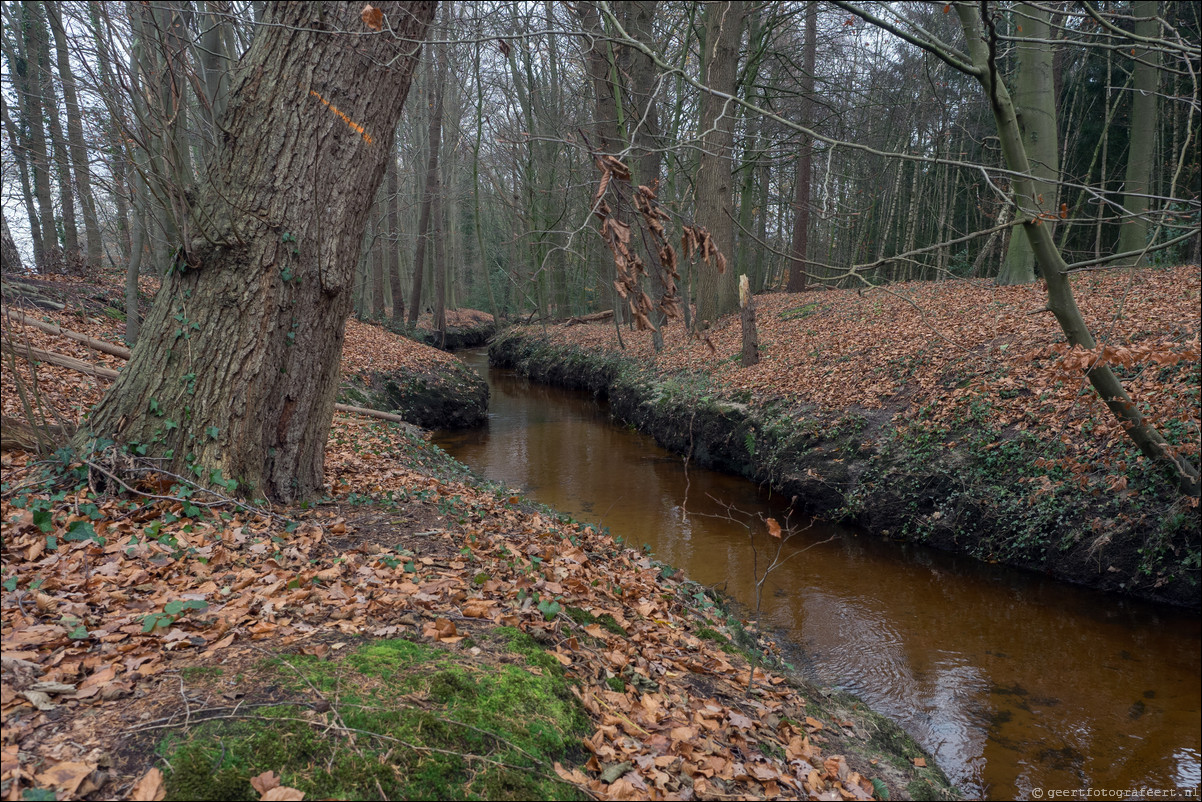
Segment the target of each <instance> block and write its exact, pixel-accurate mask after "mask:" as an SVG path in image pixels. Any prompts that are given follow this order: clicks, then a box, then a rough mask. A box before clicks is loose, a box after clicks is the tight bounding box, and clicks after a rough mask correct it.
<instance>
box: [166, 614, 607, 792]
mask: <svg viewBox="0 0 1202 802" xmlns="http://www.w3.org/2000/svg"><path fill="white" fill-rule="evenodd" d="M490 639H491V640H494V641H496V643H495V644H494V645H495V646H496V647H497V648H496V649H495V651H492V653H493V654H495V655H496V656H497V661H496V662H495V663H483V662H481V661H480V660H479V659H478V658H472V657H469V656H467V655H464V654H461V653H460V652H458V651H455V650H452V649H447V648H442V647H439V646H432V645H427V644H422V643H415V642H412V641H407V640H384V641H376V642H373V643H370V644H368V645H366V646H363V647H361V648H359V649H358V650H356V651H355V652H354V653H352V654H350V655H347V656H346V657H344V658H341V659H339V660H337V661H330V662H325V661H321V660H318V659H316V658H310V657H288V658H287V664H285V662H284V660H282V659H281V660H278V661H275V662H274V664H273V666H272V668H271V669H270V670H271V671H272V672H273V673H274V674H275V677H274V679H275V680H276V681H277V682H279V683H280V685H282V686H284V687H287V688H289V689H290V690H291V691H293V692H295V693H296V694H298V695H303V694H312V691H313V690H314V689H315V690H316V691H317V692H318V693H320V694H321V696H322V697H323V699H322V700H319V703H318V704H316V705H312V706H310V705H296V704H282V705H279V706H274V707H266V708H260V709H258V710H257V711H255V712H254V713H253V714H250V715H247V716H245V717H241V718H236V719H230V720H222V721H210V722H206V723H204V724H202V725H200V726H198V727H196V728H194V729H193V730H192V731H191V732H188V733H185V734H177V735H173V736H171V737H170V738H168V739H167V740H165V741H164V742H163V743H162V744H161V745H160V747H159V754H160V755H162V756H163V757H164V758H165V760H166V762H167V763H168V764H169V766H170V769H169V771H168V774H167V796H168V798H170V799H215V800H216V799H222V800H224V799H230V800H234V799H258V798H259V794H258V793H257V792H256V791H255V790H254V788H253V787H252V786H251V784H250V779H251V778H252V777H255V776H257V775H258V774H260V773H262V772H265V771H274V772H276V773H277V774H279V775H280V777H281V780H282V784H283V785H285V786H290V787H293V788H297V789H299V790H301V791H304V792H305V794H306V797H307V798H310V799H380V798H389V799H578V798H584V796H583V795H582V794H581V792H580V791H578V790H577V789H576V788H575V787H574V786H572V785H569V784H566V783H564V782H562V781H560V780H559V779H558V777H557V776H556V775H555V773H554V771H553V769H552V763H553V762H555V761H560V762H562V763H564V764H566V765H572V764H574V763H578V762H579V759H580V758H581V757H582V753H581V750H580V748H579V746H578V744H579V739H580V736H581V735H583V734H585V732H586V730H587V725H588V719H587V717H586V714H585V712H584V710H583V709H582V708H581V706H580V704H579V702H578V701H577V700H576V698H575V697H574V696H573V695H572V693H571V692H570V689H569V687H568V683H567V681H566V680H565V679H564V676H563V671H562V669H561V668H560V667H559V665H558V663H557V662H556V661H555V660H554V658H552V657H551V656H550V655H548V654H546V653H545V652H544V651H543V650H542V649H541V648H540V647H539V646H538V644H537V643H535V642H534V641H533V640H532V639H531V638H529V637H528V636H526V635H524V634H523V633H521V632H518V631H517V630H509V629H506V628H501V629H498V630H495V631H494V632H493V633H492V634H491V635H490ZM325 700H328V702H329V703H332V704H333V708H332V709H330V710H324V711H323V712H317V711H318V710H321V709H322V708H324V707H325ZM331 725H332V726H331ZM343 726H345V729H343Z"/></svg>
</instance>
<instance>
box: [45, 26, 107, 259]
mask: <svg viewBox="0 0 1202 802" xmlns="http://www.w3.org/2000/svg"><path fill="white" fill-rule="evenodd" d="M45 5H46V12H47V13H48V14H49V16H50V30H51V31H53V33H54V47H55V51H56V54H57V57H58V74H59V79H60V80H61V81H62V84H63V102H64V105H65V106H66V108H67V143H68V150H69V152H70V156H71V166H72V168H73V172H74V175H75V186H76V188H77V189H78V190H79V205H80V207H81V208H82V209H83V225H84V234H85V235H86V236H87V239H88V247H87V260H88V264H89V265H91V266H92V267H98V266H99V265H100V262H101V259H102V258H103V255H104V254H103V249H102V243H101V241H100V222H99V218H97V216H96V200H95V198H94V197H93V195H92V169H91V165H90V163H89V162H88V148H87V145H86V144H85V143H84V139H83V119H82V117H81V116H80V112H79V98H78V95H77V94H76V91H75V74H74V71H73V70H72V68H71V59H70V56H69V55H68V53H67V33H66V30H65V29H64V28H63V17H62V10H61V9H60V8H59V4H58V3H54V2H49V3H46V4H45Z"/></svg>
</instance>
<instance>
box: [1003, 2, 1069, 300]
mask: <svg viewBox="0 0 1202 802" xmlns="http://www.w3.org/2000/svg"><path fill="white" fill-rule="evenodd" d="M1017 13H1018V14H1019V15H1020V17H1019V19H1021V20H1022V26H1023V27H1022V33H1021V34H1020V36H1019V40H1020V42H1019V44H1018V47H1017V48H1016V50H1017V53H1018V73H1017V76H1016V77H1015V86H1016V88H1015V92H1014V103H1015V105H1016V106H1017V115H1018V123H1019V127H1020V129H1021V130H1022V135H1023V148H1024V149H1025V150H1026V151H1027V155H1028V158H1029V159H1030V162H1031V169H1032V170H1033V171H1034V172H1033V173H1032V176H1034V179H1035V180H1034V181H1033V182H1032V184H1031V186H1032V187H1033V189H1034V191H1033V193H1032V194H1031V196H1029V197H1019V196H1016V197H1015V202H1017V203H1018V205H1019V207H1020V208H1021V209H1022V210H1023V212H1022V214H1023V215H1024V216H1027V217H1037V216H1039V215H1040V214H1043V215H1045V218H1044V222H1043V225H1045V226H1047V227H1048V228H1049V229H1051V228H1052V227H1053V226H1054V225H1055V223H1054V222H1053V221H1054V220H1056V219H1057V214H1056V213H1057V212H1058V210H1059V203H1058V201H1057V196H1056V182H1057V180H1058V179H1059V178H1060V151H1059V146H1058V144H1057V142H1058V136H1057V131H1056V91H1055V87H1054V83H1055V75H1054V73H1053V70H1052V65H1053V61H1054V58H1055V52H1054V51H1053V49H1052V45H1051V44H1049V40H1050V39H1051V38H1052V28H1051V24H1050V15H1049V14H1048V11H1047V9H1046V8H1045V7H1043V6H1037V5H1034V4H1028V3H1020V4H1019V6H1018V9H1017ZM1036 261H1037V260H1036V258H1035V252H1034V250H1033V249H1032V247H1031V243H1030V242H1028V240H1027V238H1026V237H1011V238H1010V248H1009V249H1008V250H1007V252H1006V263H1005V266H1004V267H1003V268H1002V272H1001V273H999V274H998V277H997V283H998V284H1028V283H1030V282H1032V281H1034V280H1035V265H1036ZM1044 269H1045V266H1044V265H1040V270H1041V272H1042V271H1043V270H1044Z"/></svg>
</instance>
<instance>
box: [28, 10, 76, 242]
mask: <svg viewBox="0 0 1202 802" xmlns="http://www.w3.org/2000/svg"><path fill="white" fill-rule="evenodd" d="M45 5H46V4H45V3H30V8H31V9H32V13H31V15H30V18H29V21H30V24H31V25H32V26H34V27H35V29H36V30H33V31H32V35H33V36H34V37H35V38H34V42H36V50H35V51H34V53H33V54H31V55H35V56H36V57H35V59H34V61H32V62H30V66H31V67H32V66H35V65H36V69H37V74H38V79H39V81H40V82H41V89H42V110H43V111H44V112H45V114H46V122H47V123H48V124H49V130H50V143H51V145H53V147H54V166H55V173H56V174H57V176H58V203H59V211H60V212H61V213H62V217H61V218H60V219H61V220H62V224H63V248H64V249H65V251H66V252H67V253H68V254H70V255H71V257H72V259H75V258H77V257H78V255H79V252H80V251H79V229H78V227H77V226H76V221H75V189H74V184H73V182H72V181H71V156H70V154H69V153H68V151H67V138H66V136H64V135H63V125H62V118H61V117H60V116H59V113H58V94H57V93H56V92H55V89H54V70H53V69H52V67H51V60H50V26H49V25H48V24H47V21H46V19H45V18H44V17H43V15H42V7H43V6H45Z"/></svg>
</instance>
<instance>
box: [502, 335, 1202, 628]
mask: <svg viewBox="0 0 1202 802" xmlns="http://www.w3.org/2000/svg"><path fill="white" fill-rule="evenodd" d="M489 359H490V362H491V363H492V364H493V365H496V366H499V367H510V368H514V369H516V370H517V372H518V373H520V374H522V375H525V376H527V377H529V378H531V379H532V380H535V381H539V382H544V383H548V384H553V385H558V386H563V387H568V388H574V389H583V390H588V391H590V392H592V393H594V394H595V395H596V396H598V397H604V398H608V400H609V403H610V411H611V414H612V415H613V417H615V418H616V419H618V420H620V421H622V422H624V423H627V424H629V425H631V426H633V427H635V428H637V429H639V430H640V431H643V432H645V433H646V434H649V435H651V436H653V437H654V438H655V439H656V441H657V442H658V443H659V444H660V445H661V446H663V447H664V448H667V449H669V450H672V451H674V452H677V453H681V454H688V455H689V456H690V458H691V459H692V460H693V461H694V462H696V463H697V464H699V465H702V466H703V467H707V468H714V469H717V470H721V471H725V472H728V473H733V474H737V475H741V476H744V477H746V478H748V479H750V480H752V481H755V482H757V483H762V484H766V485H768V486H770V487H771V488H772V489H773V490H774V491H776V492H779V493H781V494H783V495H784V496H785V497H787V498H794V499H795V503H796V504H797V505H798V506H799V507H800V508H801V509H803V510H804V511H806V512H808V513H810V514H814V515H818V516H821V517H824V518H827V519H829V520H835V521H840V522H844V523H851V524H854V525H857V526H860V527H862V528H864V529H866V530H868V531H869V532H871V533H873V534H878V535H881V536H885V537H890V538H895V539H900V540H909V541H914V542H919V543H923V544H926V545H930V546H933V547H935V548H939V549H943V550H946V551H952V552H958V553H963V554H967V555H970V556H973V557H975V558H977V559H980V560H982V561H986V562H998V563H1004V564H1007V565H1011V566H1015V567H1019V568H1024V569H1028V570H1033V571H1038V572H1041V573H1045V574H1048V575H1050V576H1053V577H1055V578H1057V579H1059V580H1063V581H1067V582H1071V583H1075V584H1080V585H1085V586H1088V587H1092V588H1096V589H1100V590H1104V591H1109V592H1115V593H1119V594H1124V595H1130V596H1134V597H1137V598H1142V599H1147V600H1152V601H1157V602H1163V603H1169V604H1173V605H1177V606H1182V607H1188V608H1192V609H1195V610H1196V609H1199V607H1200V598H1199V587H1200V585H1199V554H1200V553H1202V545H1200V542H1199V541H1200V537H1199V533H1198V523H1199V516H1198V510H1197V508H1192V507H1189V506H1188V505H1187V504H1185V503H1183V502H1181V501H1180V500H1179V499H1177V498H1176V497H1175V496H1172V495H1171V494H1169V493H1166V492H1165V486H1166V484H1165V482H1164V481H1163V479H1162V477H1159V476H1157V475H1155V473H1154V472H1153V471H1150V470H1145V471H1142V472H1140V471H1134V470H1133V471H1131V478H1130V481H1129V483H1128V486H1127V487H1126V488H1124V489H1123V490H1122V491H1121V492H1117V493H1110V494H1102V493H1097V492H1086V491H1083V490H1081V489H1080V487H1079V486H1078V485H1077V484H1075V483H1073V482H1069V481H1062V480H1063V479H1064V477H1063V476H1062V475H1059V474H1057V473H1056V470H1057V469H1055V468H1054V467H1051V466H1050V465H1049V462H1050V461H1051V458H1053V457H1055V456H1056V454H1054V453H1049V444H1048V440H1047V439H1046V438H1042V439H1041V438H1039V437H1038V436H1036V435H1035V434H1033V433H1031V432H1029V431H1019V430H1015V429H1012V428H1007V429H1003V430H996V429H995V428H994V427H993V426H992V425H991V420H990V409H989V407H988V406H987V405H986V404H982V405H981V406H979V407H974V408H973V409H972V410H971V411H970V412H969V413H967V414H966V415H965V416H964V417H963V418H962V419H959V420H956V421H954V422H953V423H950V424H949V423H948V422H947V421H946V420H936V419H935V418H934V416H933V415H931V414H930V410H927V409H925V408H919V409H913V408H910V407H909V406H908V405H906V404H904V403H896V404H894V405H893V406H892V407H887V408H884V409H863V408H855V407H852V408H847V409H843V410H833V411H832V410H823V409H819V408H817V407H815V406H812V405H810V406H806V405H800V404H795V403H790V402H789V401H788V400H777V401H775V402H770V403H766V404H756V403H753V402H752V399H751V397H750V394H749V393H742V394H739V393H734V392H731V391H730V390H729V389H727V388H726V387H723V386H722V385H720V384H719V383H718V382H716V381H715V380H714V379H713V378H712V377H711V376H710V375H709V374H708V373H706V372H704V371H693V372H675V373H657V372H655V371H654V370H653V369H651V368H649V367H647V366H646V365H644V364H640V363H638V362H636V361H635V360H633V359H631V358H629V357H626V356H623V355H622V354H621V353H620V352H616V351H610V350H605V349H587V350H586V349H583V348H580V347H578V346H575V345H572V344H565V343H562V342H558V343H552V342H550V341H548V340H547V339H546V338H545V337H544V336H543V334H542V332H541V331H534V330H520V329H515V330H511V331H509V332H506V333H504V334H503V335H502V336H501V337H499V338H498V339H497V340H495V341H494V343H493V344H492V346H491V347H490V349H489ZM1053 448H1054V446H1053Z"/></svg>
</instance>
